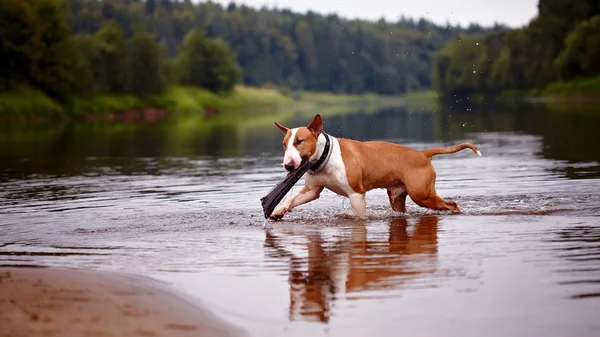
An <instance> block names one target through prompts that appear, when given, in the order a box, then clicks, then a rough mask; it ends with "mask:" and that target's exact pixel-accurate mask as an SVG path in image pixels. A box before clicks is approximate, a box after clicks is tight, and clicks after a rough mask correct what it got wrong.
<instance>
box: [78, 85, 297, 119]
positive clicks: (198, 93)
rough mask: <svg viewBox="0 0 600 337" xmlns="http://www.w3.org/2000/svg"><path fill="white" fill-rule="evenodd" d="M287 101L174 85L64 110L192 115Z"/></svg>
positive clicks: (251, 92) (250, 91)
mask: <svg viewBox="0 0 600 337" xmlns="http://www.w3.org/2000/svg"><path fill="white" fill-rule="evenodd" d="M290 101H291V100H290V99H289V98H287V97H284V96H283V95H281V94H279V93H278V92H276V91H274V90H267V89H258V88H249V87H243V86H238V87H236V88H235V89H234V90H233V91H232V92H230V93H226V94H221V95H219V94H215V93H212V92H210V91H208V90H204V89H201V88H196V87H182V86H175V87H172V88H170V89H169V90H167V91H166V92H165V93H163V94H158V95H153V96H148V97H136V96H133V95H100V96H95V97H93V98H90V99H83V98H74V99H72V100H71V101H70V102H69V104H68V105H67V110H68V111H69V112H70V113H72V114H74V115H78V114H103V113H107V112H114V111H122V110H126V109H139V108H145V107H154V108H158V109H164V110H168V111H170V112H175V113H196V112H199V111H204V109H207V108H212V109H216V110H218V111H219V112H231V111H239V110H240V109H241V108H246V107H250V108H251V107H265V106H274V105H279V104H285V103H288V102H290Z"/></svg>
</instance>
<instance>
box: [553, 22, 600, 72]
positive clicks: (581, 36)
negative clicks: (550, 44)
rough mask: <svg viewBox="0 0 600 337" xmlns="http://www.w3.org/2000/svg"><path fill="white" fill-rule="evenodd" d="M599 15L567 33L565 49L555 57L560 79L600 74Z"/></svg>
mask: <svg viewBox="0 0 600 337" xmlns="http://www.w3.org/2000/svg"><path fill="white" fill-rule="evenodd" d="M599 60H600V15H597V16H594V17H593V18H591V19H590V20H587V21H583V22H581V23H580V24H578V25H577V26H575V28H574V29H573V30H572V31H571V33H569V35H568V36H567V38H566V40H565V49H563V50H562V52H561V53H560V54H559V55H558V57H557V58H556V62H555V65H556V68H557V70H558V72H559V74H560V76H561V78H562V79H565V80H569V79H574V78H577V77H589V76H597V75H598V74H600V62H599Z"/></svg>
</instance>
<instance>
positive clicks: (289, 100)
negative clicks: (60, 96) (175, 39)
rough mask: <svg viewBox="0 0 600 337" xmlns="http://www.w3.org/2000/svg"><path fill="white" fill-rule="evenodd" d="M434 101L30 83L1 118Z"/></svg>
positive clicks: (2, 107)
mask: <svg viewBox="0 0 600 337" xmlns="http://www.w3.org/2000/svg"><path fill="white" fill-rule="evenodd" d="M434 100H435V93H434V92H432V91H423V92H410V93H406V94H404V95H381V94H372V93H366V94H343V93H340V94H338V93H333V92H302V91H300V92H295V93H282V92H280V91H278V90H277V89H275V88H257V87H248V86H241V85H240V86H237V87H236V88H235V90H234V91H233V92H230V93H226V94H216V93H212V92H209V91H207V90H204V89H201V88H197V87H184V86H175V87H172V88H170V89H169V90H168V91H167V92H165V93H163V94H160V95H154V96H149V97H137V96H133V95H105V96H96V97H91V98H87V99H84V98H79V97H74V98H72V99H71V100H70V102H69V103H67V104H64V105H60V104H58V103H57V102H55V101H54V100H52V99H50V98H49V97H47V96H45V95H44V94H43V93H41V92H39V91H37V90H33V89H30V88H21V89H19V90H16V91H13V92H8V93H1V94H0V120H8V121H11V122H17V123H19V122H26V123H29V122H42V121H47V120H52V119H59V120H77V121H82V120H83V121H100V120H102V121H113V122H125V123H128V122H155V121H157V120H161V119H163V118H164V117H166V116H170V115H173V114H188V115H197V116H201V117H204V118H206V119H215V117H217V119H220V120H223V119H225V120H227V119H235V118H237V117H240V116H241V115H244V117H250V116H251V117H252V118H260V117H264V116H269V115H274V114H280V113H286V112H289V113H316V112H319V113H323V112H324V110H327V111H330V112H331V113H334V114H339V113H341V112H343V111H345V110H348V109H357V108H358V109H367V110H373V109H377V108H387V107H394V106H400V105H409V104H413V105H415V104H414V103H417V105H418V106H419V107H421V106H422V105H423V104H426V103H431V102H433V101H434Z"/></svg>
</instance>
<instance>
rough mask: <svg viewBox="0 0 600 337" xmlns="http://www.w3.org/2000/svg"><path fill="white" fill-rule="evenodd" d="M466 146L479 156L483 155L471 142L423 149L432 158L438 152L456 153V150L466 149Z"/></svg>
mask: <svg viewBox="0 0 600 337" xmlns="http://www.w3.org/2000/svg"><path fill="white" fill-rule="evenodd" d="M466 148H469V149H471V150H473V152H475V153H476V154H477V155H478V156H481V152H480V151H479V149H478V148H477V146H475V145H473V144H471V143H462V144H458V145H454V146H450V147H434V148H431V149H427V150H423V153H425V155H426V156H427V157H429V158H431V157H433V156H435V155H438V154H450V153H455V152H458V151H461V150H464V149H466Z"/></svg>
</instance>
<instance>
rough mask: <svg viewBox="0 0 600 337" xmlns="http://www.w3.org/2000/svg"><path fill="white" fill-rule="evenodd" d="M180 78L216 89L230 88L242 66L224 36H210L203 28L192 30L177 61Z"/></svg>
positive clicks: (224, 89)
mask: <svg viewBox="0 0 600 337" xmlns="http://www.w3.org/2000/svg"><path fill="white" fill-rule="evenodd" d="M175 64H176V66H175V69H176V70H175V73H176V77H177V81H178V82H179V83H180V84H183V85H194V86H199V87H202V88H206V89H208V90H211V91H214V92H226V91H230V90H231V89H232V88H233V86H234V85H235V83H236V82H237V81H238V80H239V78H240V69H239V66H238V65H237V63H236V61H235V58H234V56H233V54H232V53H231V51H230V50H229V47H228V46H227V44H225V42H223V40H221V39H216V40H215V39H207V38H205V37H204V34H202V32H201V31H200V30H199V29H194V30H192V31H190V32H189V33H188V34H187V35H186V37H185V39H184V41H183V45H182V47H181V51H180V53H179V55H178V56H177V59H176V62H175Z"/></svg>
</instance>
